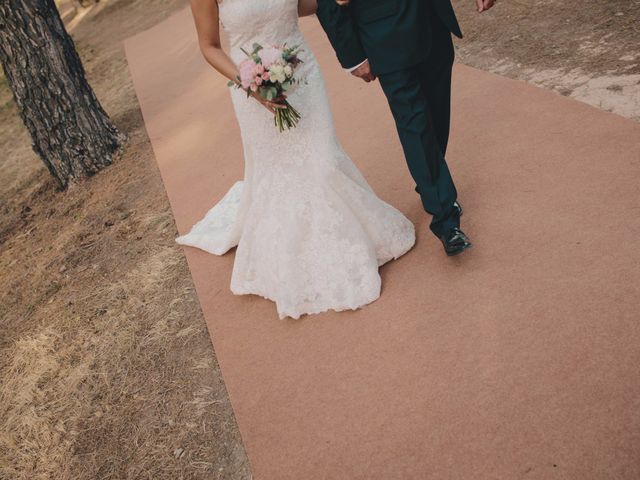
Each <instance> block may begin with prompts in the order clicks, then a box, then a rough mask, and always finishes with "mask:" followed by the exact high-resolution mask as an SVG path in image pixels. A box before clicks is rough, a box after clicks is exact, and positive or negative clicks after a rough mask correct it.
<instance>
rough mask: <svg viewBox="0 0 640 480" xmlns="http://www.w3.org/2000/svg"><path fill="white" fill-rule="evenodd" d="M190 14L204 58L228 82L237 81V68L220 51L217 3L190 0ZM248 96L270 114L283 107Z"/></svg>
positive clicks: (207, 0)
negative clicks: (191, 14)
mask: <svg viewBox="0 0 640 480" xmlns="http://www.w3.org/2000/svg"><path fill="white" fill-rule="evenodd" d="M191 12H192V13H193V19H194V21H195V24H196V30H197V31H198V44H199V45H200V50H201V51H202V55H203V56H204V58H205V59H206V60H207V62H209V63H210V64H211V66H212V67H213V68H215V69H216V70H217V71H218V72H220V73H221V74H222V75H224V76H225V77H227V78H228V79H229V80H232V81H234V82H236V81H237V80H238V67H237V66H236V64H235V63H233V60H231V58H230V57H229V55H227V54H226V52H225V51H224V50H223V49H222V42H220V20H219V18H218V2H217V1H216V0H191ZM250 95H251V96H252V97H253V98H255V99H256V100H257V101H258V102H260V103H261V104H262V105H263V106H264V107H265V108H266V109H267V110H269V111H270V112H272V113H273V112H275V109H276V108H283V106H282V105H281V104H280V103H279V102H276V101H272V102H270V101H268V100H265V99H264V98H262V97H261V96H260V95H258V94H257V93H255V92H251V93H250Z"/></svg>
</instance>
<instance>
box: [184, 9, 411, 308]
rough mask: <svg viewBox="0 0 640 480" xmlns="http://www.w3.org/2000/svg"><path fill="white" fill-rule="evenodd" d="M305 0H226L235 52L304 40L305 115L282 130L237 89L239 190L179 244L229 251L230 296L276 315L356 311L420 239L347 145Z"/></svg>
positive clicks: (296, 96) (223, 14)
mask: <svg viewBox="0 0 640 480" xmlns="http://www.w3.org/2000/svg"><path fill="white" fill-rule="evenodd" d="M297 6H298V0H259V1H257V0H224V1H223V2H221V3H220V5H219V12H220V20H221V23H222V25H223V27H224V29H225V30H226V31H227V33H228V35H229V38H230V44H231V51H230V55H231V58H232V59H233V60H234V61H235V62H236V63H239V62H240V61H242V60H243V59H244V58H246V57H245V55H244V53H242V51H241V48H244V49H245V50H248V51H250V50H251V47H252V45H253V44H254V43H256V42H257V43H259V44H261V45H263V46H269V45H278V46H281V45H283V44H285V43H286V44H287V45H289V46H294V45H301V46H302V50H303V51H302V52H301V53H300V58H301V59H302V60H303V61H304V63H303V64H302V65H301V66H299V67H298V69H297V70H296V76H297V77H298V78H304V79H305V82H303V83H301V84H299V85H296V86H295V87H293V88H292V89H291V90H290V91H289V92H288V99H289V101H290V103H291V104H292V105H293V106H294V107H295V108H296V109H297V110H298V111H299V112H300V113H301V114H302V120H301V121H300V123H299V125H298V127H297V128H294V129H292V130H289V131H285V132H284V133H279V132H278V131H277V129H276V127H275V126H274V124H273V115H272V114H271V113H270V112H268V111H267V110H266V109H265V108H264V107H263V106H262V105H260V104H259V103H258V102H257V101H255V100H254V99H248V98H247V96H246V93H244V92H243V91H240V90H235V89H234V90H232V93H231V95H232V101H233V106H234V110H235V113H236V116H237V119H238V123H239V125H240V130H241V135H242V143H243V149H244V156H245V175H244V181H242V182H237V183H236V184H235V185H233V186H232V187H231V189H230V190H229V191H228V193H227V194H226V195H225V196H224V197H223V198H222V200H221V201H220V202H219V203H218V204H217V205H215V206H214V207H213V208H212V209H211V210H210V211H209V212H208V213H207V214H206V216H205V217H204V218H203V219H202V220H201V221H199V222H198V223H197V224H196V225H195V226H194V227H193V228H192V230H191V231H190V232H189V233H187V234H186V235H183V236H181V237H179V238H178V239H177V241H178V243H180V244H182V245H188V246H192V247H197V248H200V249H202V250H205V251H207V252H210V253H212V254H216V255H222V254H224V253H226V252H227V251H229V250H230V249H231V248H233V247H236V246H237V247H238V248H237V250H236V258H235V263H234V268H233V274H232V279H231V290H232V292H233V293H235V294H238V295H242V294H255V295H260V296H262V297H265V298H268V299H271V300H273V301H274V302H275V303H276V305H277V309H278V314H279V316H280V318H284V317H292V318H299V317H300V316H301V315H303V314H311V313H319V312H323V311H326V310H335V311H340V310H349V309H357V308H359V307H362V306H364V305H366V304H368V303H370V302H373V301H374V300H376V299H377V298H378V297H379V296H380V286H381V282H380V276H379V273H378V267H379V266H380V265H382V264H384V263H386V262H388V261H389V260H392V259H395V258H398V257H400V256H401V255H403V254H404V253H406V252H407V251H408V250H410V249H411V248H412V247H413V244H414V242H415V231H414V226H413V224H412V223H411V222H410V221H409V220H408V219H407V218H405V217H404V216H403V215H402V214H401V213H400V212H399V211H397V210H396V209H395V208H393V207H392V206H390V205H389V204H387V203H385V202H383V201H382V200H380V199H379V198H378V197H377V196H376V195H375V193H374V192H373V191H372V190H371V188H370V187H369V185H368V184H367V182H366V181H365V179H364V178H363V176H362V175H361V174H360V172H359V171H358V169H357V168H356V166H355V165H354V164H353V163H352V162H351V160H350V159H349V157H347V155H346V154H345V153H344V151H343V150H342V148H341V146H340V144H339V143H338V140H337V138H336V133H335V129H334V125H333V118H332V114H331V111H330V107H329V100H328V98H327V94H326V91H325V85H324V80H323V78H322V75H321V72H320V69H319V66H318V63H317V61H316V59H315V57H314V56H313V54H312V53H311V51H310V50H309V47H308V45H307V44H306V43H305V40H304V38H303V36H302V33H301V32H300V30H299V28H298V11H297Z"/></svg>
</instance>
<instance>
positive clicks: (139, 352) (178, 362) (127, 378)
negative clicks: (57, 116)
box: [0, 0, 640, 480]
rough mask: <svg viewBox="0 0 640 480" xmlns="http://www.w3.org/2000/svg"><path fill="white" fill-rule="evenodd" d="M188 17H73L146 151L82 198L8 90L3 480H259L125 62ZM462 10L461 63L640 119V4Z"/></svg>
mask: <svg viewBox="0 0 640 480" xmlns="http://www.w3.org/2000/svg"><path fill="white" fill-rule="evenodd" d="M185 4H186V2H185V1H184V0H102V1H100V2H99V4H98V6H97V7H94V8H92V9H89V10H87V11H81V12H79V15H76V16H75V17H74V16H73V15H68V16H67V24H68V26H69V28H70V30H71V32H72V34H73V36H74V38H75V40H76V42H77V46H78V50H79V52H80V54H81V56H82V59H83V61H84V64H85V67H86V69H87V74H88V77H89V80H90V82H91V83H92V85H93V87H94V88H95V90H96V93H97V95H98V97H99V99H100V100H101V101H102V103H103V105H104V106H105V108H106V110H107V111H108V112H109V113H110V115H111V116H112V118H113V119H114V120H115V122H116V124H117V125H118V127H119V128H120V129H121V130H122V131H124V132H126V134H127V135H128V137H129V143H128V145H127V148H126V152H125V154H124V155H123V157H122V158H120V159H119V160H118V161H117V162H116V163H115V164H114V165H113V166H111V167H109V168H108V169H106V170H105V171H104V172H102V173H101V174H99V175H96V176H95V177H93V178H91V179H89V180H87V181H85V182H82V183H80V184H78V185H75V186H73V187H72V188H70V189H69V190H68V191H66V192H59V191H57V190H56V186H55V183H54V182H53V180H52V179H51V178H50V177H49V176H48V174H47V172H46V171H45V169H44V167H43V164H42V163H41V161H40V160H39V159H38V158H37V157H36V156H35V155H34V154H33V153H32V151H31V149H30V141H29V138H28V134H27V133H26V131H25V129H24V128H23V126H22V123H21V122H20V119H19V117H18V115H17V111H16V108H15V105H14V104H13V101H12V99H11V94H10V92H9V90H8V87H7V84H6V81H5V80H4V78H2V77H0V124H1V126H2V128H1V130H0V151H1V152H2V155H1V156H0V186H1V189H0V350H1V354H0V379H1V380H0V381H1V383H0V418H1V419H2V423H3V425H2V429H1V430H0V479H7V480H8V479H11V480H14V479H15V480H23V479H24V480H26V479H29V480H40V479H51V478H58V479H61V480H65V479H69V480H71V479H73V480H82V479H143V478H149V479H151V478H152V479H154V480H156V479H171V480H175V479H207V480H210V479H234V480H237V479H248V478H251V473H250V470H249V465H248V462H247V458H246V456H245V453H244V450H243V447H242V442H241V439H240V435H239V433H238V430H237V426H236V424H235V421H234V418H233V413H232V410H231V407H230V405H229V401H228V398H227V394H226V391H225V388H224V384H223V382H222V379H221V376H220V372H219V369H218V366H217V363H216V360H215V355H214V352H213V349H212V347H211V344H210V341H209V337H208V334H207V331H206V327H205V324H204V320H203V318H202V315H201V312H200V309H199V306H198V302H197V299H196V296H195V292H194V291H193V285H192V283H191V279H190V276H189V272H188V269H187V266H186V262H185V260H184V257H183V255H182V252H181V249H180V248H178V247H177V246H176V245H175V243H174V237H175V236H176V229H175V225H174V223H173V219H172V216H171V212H170V209H169V204H168V202H167V199H166V196H165V193H164V189H163V186H162V182H161V179H160V176H159V174H158V171H157V168H156V165H155V162H154V159H153V153H152V151H151V146H150V144H149V141H148V139H147V136H146V133H145V130H144V126H143V122H142V117H141V114H140V110H139V107H138V104H137V101H136V98H135V93H134V91H133V87H132V84H131V79H130V77H129V73H128V70H127V65H126V61H125V57H124V52H123V49H122V41H123V40H124V39H125V38H127V37H129V36H131V35H132V34H134V33H135V32H138V31H141V30H144V29H145V28H148V27H150V26H152V25H154V24H155V23H157V22H158V21H160V20H162V19H163V18H165V17H166V16H168V15H169V14H170V13H172V12H173V11H175V10H176V9H178V8H181V7H182V6H184V5H185ZM455 4H456V7H457V10H458V12H459V14H460V18H461V23H462V25H463V29H464V30H465V33H466V37H465V39H464V40H463V41H457V46H458V59H459V60H460V61H462V62H464V63H467V64H470V65H473V66H476V67H479V68H483V69H486V70H491V71H495V72H498V73H501V74H504V75H507V76H511V77H514V78H519V79H522V80H526V81H530V82H533V83H536V84H539V85H542V86H544V87H546V88H550V89H554V90H556V91H558V92H559V93H561V94H563V95H569V96H572V97H575V98H577V99H580V100H583V101H586V102H588V103H591V104H593V105H596V106H598V107H600V108H603V109H606V110H610V111H614V112H616V113H619V114H621V115H625V116H627V117H629V118H634V119H638V120H640V44H638V41H637V38H638V31H637V29H638V27H637V25H638V22H639V20H640V1H633V0H610V1H608V2H591V4H589V5H588V8H585V6H584V5H585V4H584V2H578V1H576V0H564V1H563V0H540V1H524V0H509V1H508V2H507V1H504V2H501V3H499V4H498V7H497V8H496V9H495V10H494V11H493V12H490V13H488V14H486V15H482V16H478V15H477V14H475V13H474V11H473V8H472V4H473V2H472V1H471V0H457V1H455Z"/></svg>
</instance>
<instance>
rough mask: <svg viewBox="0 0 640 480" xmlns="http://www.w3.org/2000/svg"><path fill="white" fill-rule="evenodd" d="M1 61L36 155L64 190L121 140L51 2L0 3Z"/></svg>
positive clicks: (103, 162) (108, 157) (104, 160)
mask: <svg viewBox="0 0 640 480" xmlns="http://www.w3.org/2000/svg"><path fill="white" fill-rule="evenodd" d="M0 61H1V62H2V67H3V69H4V72H5V75H6V77H7V81H8V83H9V86H10V88H11V90H12V91H13V96H14V98H15V100H16V103H17V105H18V109H19V111H20V115H21V117H22V120H23V121H24V124H25V125H26V127H27V129H28V130H29V133H30V134H31V138H32V146H33V149H34V151H35V152H36V153H37V154H38V155H39V156H40V157H41V158H42V160H43V161H44V163H45V165H46V166H47V168H48V169H49V171H50V172H51V174H52V175H53V176H54V177H55V178H56V179H57V180H58V182H59V183H60V186H61V187H63V188H65V187H66V186H67V185H68V184H69V182H71V181H73V180H74V179H78V178H82V177H86V176H90V175H93V174H94V173H96V172H98V171H100V170H101V169H103V168H104V167H106V166H107V165H110V164H111V163H112V162H113V159H114V156H115V155H116V154H117V152H118V151H119V149H120V147H121V146H122V144H123V142H124V135H122V134H121V133H120V132H119V131H118V130H117V129H116V127H115V126H114V125H113V123H112V122H111V120H110V119H109V117H108V116H107V114H106V112H105V111H104V109H103V108H102V106H101V105H100V102H98V99H97V98H96V96H95V94H94V92H93V90H92V88H91V86H90V85H89V84H88V82H87V80H86V78H85V72H84V68H83V66H82V62H81V61H80V57H79V56H78V53H77V51H76V48H75V45H74V43H73V40H72V39H71V37H70V36H69V34H68V33H67V31H66V30H65V28H64V25H63V23H62V21H61V20H60V15H59V14H58V10H57V8H56V6H55V3H54V0H0Z"/></svg>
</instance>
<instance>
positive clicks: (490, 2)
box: [476, 0, 496, 13]
mask: <svg viewBox="0 0 640 480" xmlns="http://www.w3.org/2000/svg"><path fill="white" fill-rule="evenodd" d="M495 4H496V0H476V6H477V7H478V13H482V12H486V11H487V10H489V9H490V8H491V7H493V6H494V5H495Z"/></svg>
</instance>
